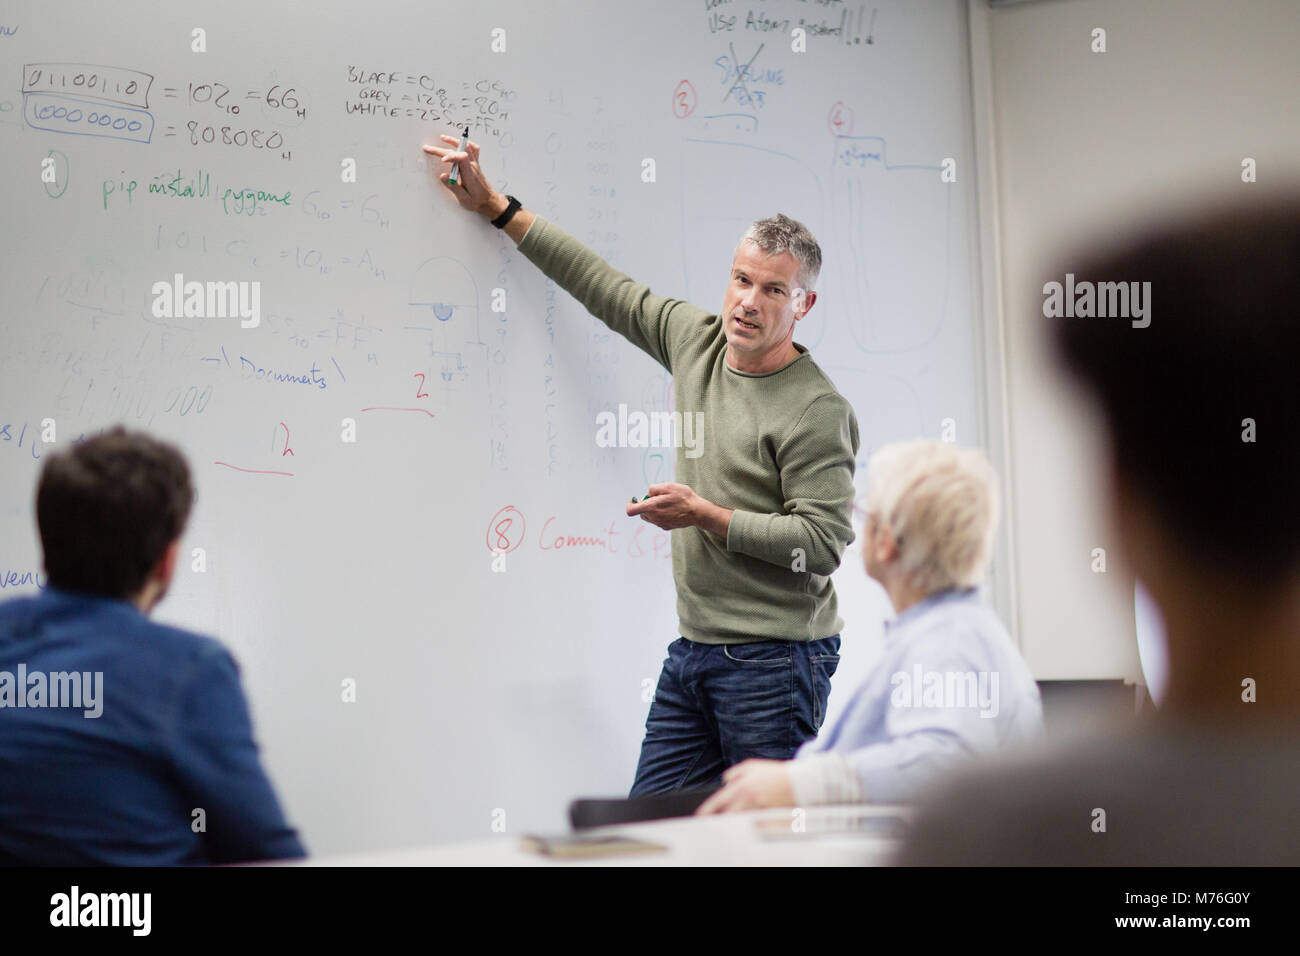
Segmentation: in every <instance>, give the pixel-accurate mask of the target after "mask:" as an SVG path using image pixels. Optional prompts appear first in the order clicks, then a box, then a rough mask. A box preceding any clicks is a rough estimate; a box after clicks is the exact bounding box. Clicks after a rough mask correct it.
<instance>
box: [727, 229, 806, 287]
mask: <svg viewBox="0 0 1300 956" xmlns="http://www.w3.org/2000/svg"><path fill="white" fill-rule="evenodd" d="M746 242H752V243H754V244H755V245H757V246H758V248H760V249H762V250H763V251H764V252H766V253H767V254H768V255H770V256H779V255H780V254H781V253H783V252H788V253H790V255H792V256H794V257H795V260H796V261H797V262H798V263H799V273H798V281H799V285H800V287H801V288H802V289H803V290H804V291H805V292H811V291H813V288H814V286H816V284H817V276H818V275H819V274H820V273H821V271H822V249H821V246H819V245H817V240H816V239H814V238H813V234H812V233H811V232H809V231H808V227H807V226H805V225H804V224H803V223H801V222H796V221H795V220H793V219H791V218H790V217H789V216H787V215H785V214H784V213H777V214H776V215H775V216H768V217H767V218H766V219H760V220H758V221H757V222H755V223H754V224H753V225H752V226H750V227H749V229H748V230H746V232H745V234H744V235H743V236H741V237H740V242H738V243H737V244H736V248H737V249H739V248H740V246H741V245H742V244H744V243H746Z"/></svg>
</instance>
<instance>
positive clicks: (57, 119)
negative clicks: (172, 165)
mask: <svg viewBox="0 0 1300 956" xmlns="http://www.w3.org/2000/svg"><path fill="white" fill-rule="evenodd" d="M23 118H24V119H26V120H27V125H28V126H30V127H31V128H32V129H42V130H46V131H47V132H50V133H67V134H69V135H72V136H104V137H107V138H109V139H124V140H127V141H129V142H134V143H147V142H149V140H150V139H152V138H153V127H154V122H153V114H151V113H149V112H147V111H145V110H137V109H132V108H131V107H129V106H117V105H114V104H104V103H96V102H94V101H93V100H83V99H80V98H78V97H75V96H62V95H59V96H56V95H54V94H52V93H26V94H24V95H23Z"/></svg>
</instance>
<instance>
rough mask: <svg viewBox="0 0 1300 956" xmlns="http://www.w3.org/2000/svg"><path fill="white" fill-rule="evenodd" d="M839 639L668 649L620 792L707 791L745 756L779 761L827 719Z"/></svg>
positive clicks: (682, 642) (681, 644)
mask: <svg viewBox="0 0 1300 956" xmlns="http://www.w3.org/2000/svg"><path fill="white" fill-rule="evenodd" d="M839 651H840V636H839V635H838V634H835V635H833V636H831V637H824V638H822V639H821V640H818V641H755V642H753V643H750V644H700V643H697V642H696V641H690V640H687V639H686V638H684V637H683V638H679V639H678V640H676V641H673V643H672V644H670V645H668V658H667V659H666V660H665V661H664V669H663V672H662V673H661V674H660V675H659V686H658V687H656V688H655V698H654V702H653V703H652V704H651V705H650V715H649V716H648V717H647V718H646V722H645V739H644V740H643V741H642V742H641V759H640V761H639V762H638V763H637V768H636V780H635V781H634V782H633V783H632V792H631V793H630V794H629V796H633V797H644V796H650V795H652V794H659V793H672V792H674V791H677V790H695V789H699V788H704V787H714V786H717V785H718V784H720V783H721V782H722V771H723V770H725V769H727V768H728V767H730V766H731V765H732V764H736V763H739V762H740V761H742V760H744V759H746V758H748V757H767V758H771V759H775V760H788V759H790V758H791V757H793V756H794V754H795V751H796V750H798V749H799V745H800V744H802V743H803V742H804V741H805V740H810V739H812V738H813V737H815V736H817V731H818V730H819V729H821V725H822V721H823V720H825V718H826V701H827V700H828V699H829V697H830V693H831V675H832V674H834V673H835V668H836V667H838V666H839V662H840V654H839Z"/></svg>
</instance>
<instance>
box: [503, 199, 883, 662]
mask: <svg viewBox="0 0 1300 956" xmlns="http://www.w3.org/2000/svg"><path fill="white" fill-rule="evenodd" d="M519 251H520V252H522V253H523V254H524V255H525V256H527V257H528V258H529V260H531V261H532V262H533V263H534V264H536V266H537V267H538V268H539V269H541V270H542V272H543V273H545V274H546V275H547V276H549V277H550V278H551V279H554V280H555V282H556V283H557V284H558V285H559V286H560V287H561V288H563V289H564V290H565V291H567V292H568V293H569V294H570V295H572V296H573V297H574V298H575V299H577V300H578V301H579V302H581V303H582V304H583V305H584V306H586V308H587V310H588V311H590V312H591V314H592V315H594V316H595V317H596V318H598V319H600V320H601V321H602V322H604V323H605V324H606V325H608V326H609V327H610V328H611V329H613V330H614V331H615V332H617V333H619V334H620V335H622V336H623V337H624V338H626V339H627V340H628V341H629V342H631V343H632V344H633V345H635V346H636V347H637V348H639V349H641V350H642V351H644V352H646V353H647V354H649V355H650V357H651V358H653V359H654V360H655V361H656V362H658V363H659V364H660V365H662V366H663V367H664V368H666V369H667V370H668V371H669V372H670V373H671V374H672V376H673V389H674V396H675V400H676V411H678V412H681V413H682V415H683V417H684V416H685V415H686V414H688V413H691V414H693V413H695V412H703V413H704V418H703V424H704V429H703V441H702V443H701V446H700V447H701V448H702V454H699V455H698V457H694V458H691V457H687V454H686V453H687V451H688V449H687V448H686V447H685V445H684V443H683V444H682V445H680V446H679V447H678V448H677V474H676V478H675V480H676V481H678V482H680V483H682V484H685V485H689V486H690V487H691V488H693V489H694V490H695V492H696V494H698V495H700V496H701V497H703V498H705V499H707V500H708V501H711V502H713V503H714V504H716V505H719V506H721V507H723V508H731V509H734V512H735V513H734V514H733V515H732V517H731V524H730V526H729V527H728V529H727V536H726V540H723V538H722V537H721V536H719V535H716V534H713V533H712V532H709V531H705V530H704V529H703V528H699V527H688V528H678V529H677V530H675V531H673V532H672V555H673V578H674V580H675V581H676V584H677V616H678V618H679V623H680V628H681V634H682V636H683V637H686V638H689V639H690V640H692V641H699V642H701V643H704V644H739V643H745V642H749V641H758V640H771V639H774V638H776V639H787V640H796V641H811V640H818V639H820V638H823V637H830V636H831V635H833V634H837V633H839V631H840V629H841V628H842V627H843V626H844V621H843V619H841V618H840V616H839V613H838V610H837V605H836V599H835V587H834V585H833V584H832V583H831V579H830V574H831V573H832V572H833V571H834V570H835V569H836V568H837V567H839V563H840V557H841V555H842V554H843V553H844V548H845V546H847V545H848V544H849V543H850V542H851V541H853V526H852V521H851V514H852V508H853V470H854V465H855V463H856V461H857V454H858V422H857V418H856V417H855V416H854V414H853V408H852V406H850V405H849V403H848V401H846V400H845V398H844V397H843V396H842V395H840V393H839V392H837V391H836V390H835V386H834V385H832V384H831V381H830V379H829V378H827V377H826V374H825V373H824V372H823V371H822V370H821V369H820V368H818V367H817V365H816V364H815V363H814V362H813V360H812V356H811V355H810V354H808V350H807V349H806V348H804V347H803V346H801V345H799V344H798V343H797V342H796V343H795V347H796V348H797V349H798V351H799V353H800V355H799V357H798V358H796V359H795V360H794V361H792V362H790V363H789V364H788V365H786V366H785V367H784V368H781V369H778V370H777V371H775V372H768V373H766V374H761V375H757V374H751V373H748V372H740V371H737V370H736V369H734V368H732V367H731V366H730V365H729V364H727V361H726V352H727V340H726V337H725V335H724V334H723V331H722V320H721V318H720V317H719V316H718V315H717V314H716V313H713V312H709V311H707V310H705V309H701V308H699V307H698V306H694V305H691V304H690V303H689V302H683V301H682V300H680V299H668V298H664V297H663V296H659V295H655V294H654V293H652V292H651V291H650V289H649V288H648V287H647V286H644V285H641V284H640V283H637V282H634V281H633V280H632V279H631V278H629V277H628V276H627V275H625V274H624V273H622V272H619V271H618V270H617V269H615V268H614V267H613V266H611V265H610V264H609V263H608V262H606V261H605V260H604V259H602V258H601V257H600V256H598V255H597V254H596V253H595V252H593V251H592V250H591V249H589V248H587V247H586V246H585V245H583V243H581V242H580V241H579V240H577V239H576V238H574V237H573V236H571V235H570V234H569V233H567V232H565V231H564V230H563V229H561V228H560V227H559V226H557V225H555V223H553V222H550V221H549V220H547V219H544V218H543V217H541V216H537V218H536V219H535V220H534V222H533V223H532V225H531V226H530V227H529V229H528V232H527V234H526V235H525V236H524V238H523V239H522V240H521V241H520V243H519ZM800 551H801V552H802V555H803V564H802V568H803V570H792V568H793V567H794V566H795V564H796V558H797V555H798V553H799V552H800Z"/></svg>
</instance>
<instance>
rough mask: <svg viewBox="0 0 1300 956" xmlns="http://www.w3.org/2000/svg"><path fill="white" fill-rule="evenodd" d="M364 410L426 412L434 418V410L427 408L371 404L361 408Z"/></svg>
mask: <svg viewBox="0 0 1300 956" xmlns="http://www.w3.org/2000/svg"><path fill="white" fill-rule="evenodd" d="M361 410H362V411H363V412H424V414H426V415H428V416H429V417H430V418H434V417H435V416H434V414H433V412H431V411H429V410H428V409H427V408H393V407H392V406H389V405H371V406H370V407H369V408H363V409H361Z"/></svg>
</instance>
